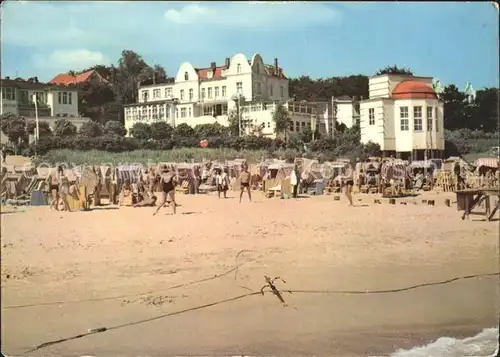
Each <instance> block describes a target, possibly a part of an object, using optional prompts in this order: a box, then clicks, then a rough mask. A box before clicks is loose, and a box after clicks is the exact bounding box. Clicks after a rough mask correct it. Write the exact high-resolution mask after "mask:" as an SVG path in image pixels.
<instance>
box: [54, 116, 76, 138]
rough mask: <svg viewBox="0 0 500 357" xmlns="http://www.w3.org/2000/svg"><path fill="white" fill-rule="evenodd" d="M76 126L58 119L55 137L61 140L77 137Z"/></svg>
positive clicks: (55, 126)
mask: <svg viewBox="0 0 500 357" xmlns="http://www.w3.org/2000/svg"><path fill="white" fill-rule="evenodd" d="M76 131H77V130H76V126H74V125H73V123H71V122H70V121H69V120H68V119H58V120H56V123H55V125H54V135H55V136H57V137H60V138H64V137H71V136H75V135H76Z"/></svg>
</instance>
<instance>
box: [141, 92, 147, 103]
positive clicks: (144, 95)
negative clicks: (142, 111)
mask: <svg viewBox="0 0 500 357" xmlns="http://www.w3.org/2000/svg"><path fill="white" fill-rule="evenodd" d="M142 99H143V100H144V101H145V102H147V101H148V91H145V90H144V91H142Z"/></svg>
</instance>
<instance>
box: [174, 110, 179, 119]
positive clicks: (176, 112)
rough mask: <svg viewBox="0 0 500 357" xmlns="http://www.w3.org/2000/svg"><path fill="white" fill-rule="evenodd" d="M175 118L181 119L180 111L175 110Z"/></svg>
mask: <svg viewBox="0 0 500 357" xmlns="http://www.w3.org/2000/svg"><path fill="white" fill-rule="evenodd" d="M175 117H176V118H179V109H177V108H175Z"/></svg>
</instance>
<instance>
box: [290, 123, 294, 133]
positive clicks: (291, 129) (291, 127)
mask: <svg viewBox="0 0 500 357" xmlns="http://www.w3.org/2000/svg"><path fill="white" fill-rule="evenodd" d="M290 131H293V121H291V122H290Z"/></svg>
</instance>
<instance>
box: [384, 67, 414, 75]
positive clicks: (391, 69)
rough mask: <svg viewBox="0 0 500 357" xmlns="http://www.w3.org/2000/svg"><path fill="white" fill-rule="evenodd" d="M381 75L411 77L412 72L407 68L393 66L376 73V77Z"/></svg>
mask: <svg viewBox="0 0 500 357" xmlns="http://www.w3.org/2000/svg"><path fill="white" fill-rule="evenodd" d="M381 74H404V75H407V76H413V71H412V70H411V69H410V68H407V67H398V66H397V65H393V66H387V67H385V68H382V69H380V70H379V71H378V72H377V73H376V76H379V75H381Z"/></svg>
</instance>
